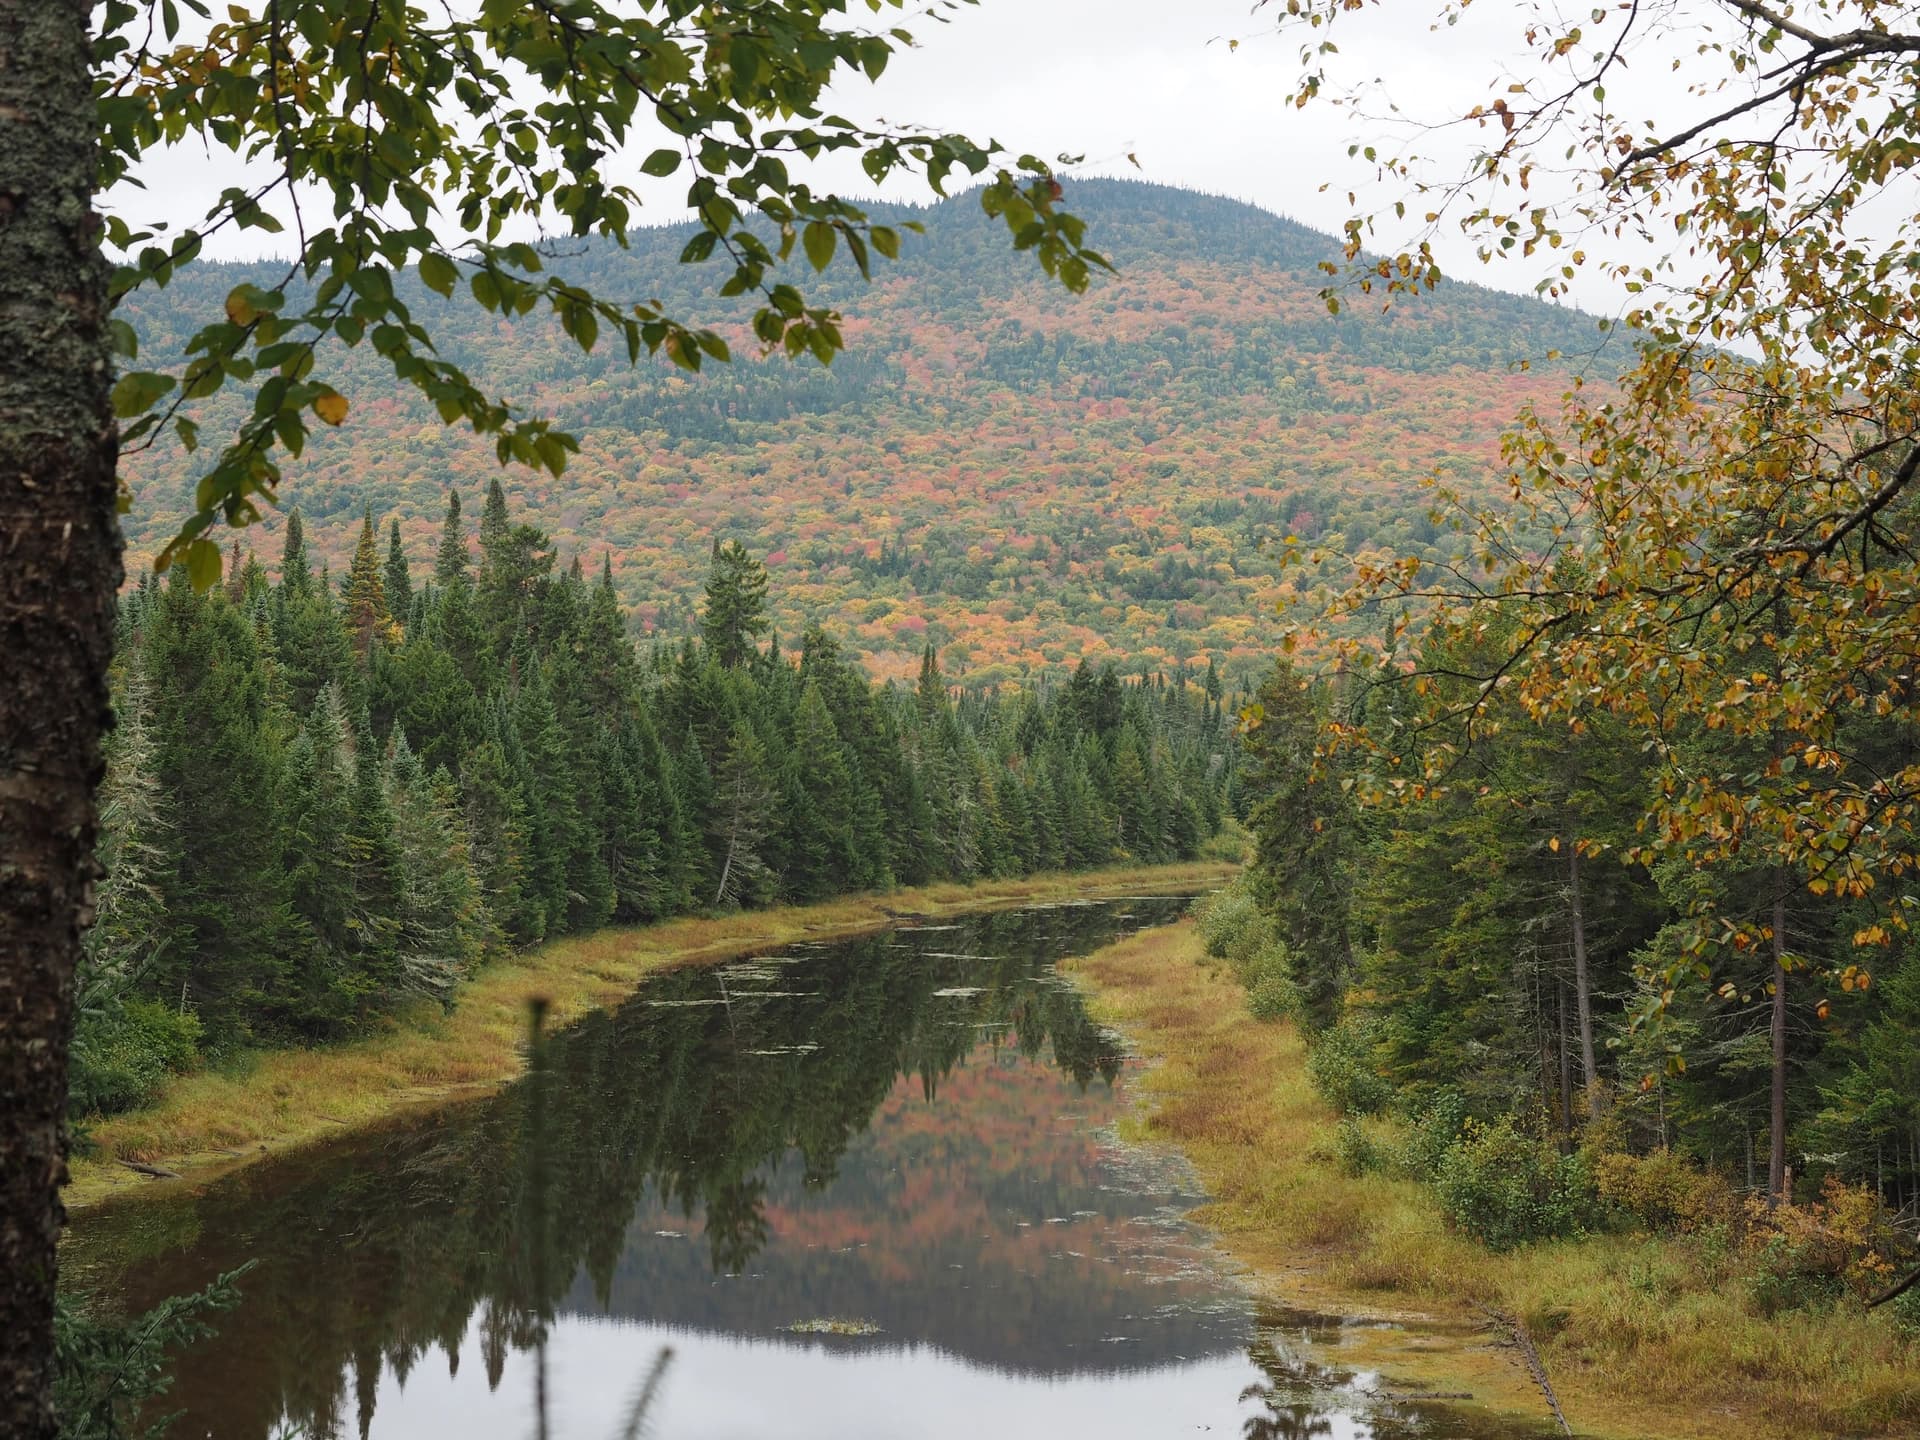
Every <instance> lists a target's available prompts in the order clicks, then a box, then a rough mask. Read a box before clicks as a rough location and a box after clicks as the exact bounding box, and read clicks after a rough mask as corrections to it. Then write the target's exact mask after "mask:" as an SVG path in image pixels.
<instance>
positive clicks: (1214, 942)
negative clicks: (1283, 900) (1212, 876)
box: [1193, 881, 1278, 972]
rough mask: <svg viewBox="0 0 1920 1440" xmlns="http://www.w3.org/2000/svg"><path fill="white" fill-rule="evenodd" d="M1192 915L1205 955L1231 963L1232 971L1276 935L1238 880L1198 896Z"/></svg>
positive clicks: (1237, 968)
mask: <svg viewBox="0 0 1920 1440" xmlns="http://www.w3.org/2000/svg"><path fill="white" fill-rule="evenodd" d="M1193 915H1194V919H1195V920H1196V921H1197V922H1198V923H1199V926H1200V939H1201V942H1202V943H1203V944H1204V945H1205V946H1206V949H1207V954H1209V955H1211V956H1212V957H1213V958H1214V959H1216V960H1226V961H1229V962H1231V963H1232V965H1233V967H1234V969H1235V971H1236V972H1238V971H1239V970H1240V969H1241V968H1242V967H1243V966H1244V965H1245V964H1246V963H1247V962H1248V961H1249V960H1250V959H1251V958H1252V957H1253V956H1254V955H1256V954H1258V953H1259V951H1260V950H1262V949H1263V948H1265V947H1266V946H1268V945H1270V944H1272V943H1274V941H1275V940H1276V939H1277V938H1278V937H1277V936H1275V935H1274V933H1273V922H1272V921H1271V920H1269V919H1268V918H1267V916H1266V915H1265V914H1264V913H1263V912H1262V911H1261V909H1260V906H1259V903H1258V902H1257V901H1255V900H1254V898H1253V892H1252V891H1250V890H1249V889H1247V887H1246V885H1245V884H1244V883H1243V882H1241V881H1235V882H1234V883H1233V884H1231V885H1228V886H1225V887H1223V888H1222V889H1220V890H1216V891H1215V892H1214V893H1213V894H1211V895H1203V896H1201V897H1200V899H1198V900H1197V901H1195V902H1194V906H1193Z"/></svg>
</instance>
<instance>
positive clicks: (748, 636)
mask: <svg viewBox="0 0 1920 1440" xmlns="http://www.w3.org/2000/svg"><path fill="white" fill-rule="evenodd" d="M766 611H767V571H766V567H765V566H764V565H762V564H761V563H760V562H759V561H758V560H755V559H754V558H753V557H752V556H751V555H749V554H748V553H747V551H746V547H745V546H743V545H742V544H741V543H740V542H739V541H738V540H729V541H728V542H727V543H726V544H725V545H724V546H722V545H721V543H720V541H719V539H718V537H715V539H714V542H713V566H712V568H711V569H710V570H709V571H708V573H707V603H706V609H705V610H704V611H703V612H702V613H701V617H700V632H701V634H702V635H703V636H704V637H705V640H706V645H707V652H708V653H709V654H710V655H712V656H713V657H714V658H715V659H717V660H718V661H719V662H720V664H721V665H723V666H725V667H726V668H727V669H729V670H733V669H738V668H739V667H740V666H741V665H744V664H745V663H746V662H747V660H748V659H749V657H751V656H752V654H753V653H754V642H755V639H756V637H757V636H759V635H760V634H761V633H762V632H764V631H765V630H766V629H767V626H768V623H769V622H768V620H767V613H766Z"/></svg>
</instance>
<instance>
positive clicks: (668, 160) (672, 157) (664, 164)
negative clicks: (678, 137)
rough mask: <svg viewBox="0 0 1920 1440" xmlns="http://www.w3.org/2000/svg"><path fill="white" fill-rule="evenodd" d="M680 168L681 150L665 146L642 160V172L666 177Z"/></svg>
mask: <svg viewBox="0 0 1920 1440" xmlns="http://www.w3.org/2000/svg"><path fill="white" fill-rule="evenodd" d="M679 168H680V152H679V151H678V150H668V149H666V148H665V147H664V146H663V147H661V148H660V149H658V150H656V151H654V152H653V153H652V154H651V155H649V156H647V158H646V159H645V160H642V161H641V162H640V173H641V174H643V175H652V176H654V177H655V178H656V179H664V178H666V177H667V176H669V175H671V174H673V172H674V171H676V170H678V169H679Z"/></svg>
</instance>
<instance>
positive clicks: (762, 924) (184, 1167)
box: [66, 862, 1237, 1207]
mask: <svg viewBox="0 0 1920 1440" xmlns="http://www.w3.org/2000/svg"><path fill="white" fill-rule="evenodd" d="M1236 868H1237V867H1234V866H1229V865H1224V864H1219V863H1213V862H1201V863H1194V864H1188V865H1163V866H1147V867H1136V868H1123V869H1111V870H1101V871H1096V872H1093V873H1090V874H1077V875H1038V876H1031V877H1029V878H1027V879H1024V880H1007V881H990V882H986V883H983V884H979V885H933V886H927V887H925V888H922V889H915V890H897V891H892V892H889V893H887V894H884V895H863V896H854V897H849V898H847V899H843V900H836V901H831V902H829V903H827V904H824V905H814V906H807V907H804V908H784V909H778V910H757V911H749V912H744V913H741V914H737V915H728V916H724V917H721V918H718V919H684V920H674V921H669V922H667V923H665V924H662V925H652V926H647V927H644V928H640V929H629V930H604V931H601V932H600V933H598V934H596V935H587V936H579V937H575V938H572V939H568V940H562V941H558V942H556V943H554V944H552V945H548V946H545V947H543V948H542V949H539V950H536V951H532V952H530V953H528V954H526V955H524V956H520V957H518V958H517V959H515V960H512V961H506V962H502V963H500V964H497V965H495V966H493V967H491V968H489V969H487V970H485V971H483V972H482V973H481V974H480V975H478V976H476V977H475V978H474V979H473V980H471V981H469V982H468V983H467V984H465V985H464V986H462V987H461V989H460V991H459V993H458V997H457V1002H456V1004H455V1006H454V1008H453V1009H452V1010H451V1011H445V1010H443V1009H442V1008H441V1007H440V1006H439V1005H437V1004H433V1005H422V1006H420V1007H418V1008H416V1009H415V1010H413V1011H411V1012H409V1013H405V1014H402V1015H400V1016H397V1017H395V1018H394V1019H392V1020H390V1021H389V1022H388V1023H387V1024H386V1026H385V1027H384V1028H383V1029H382V1030H381V1031H380V1032H379V1033H377V1034H374V1035H370V1036H367V1037H365V1038H363V1039H360V1040H356V1041H353V1042H350V1043H347V1044H342V1045H332V1046H327V1047H324V1048H317V1049H310V1050H266V1051H260V1052H257V1053H254V1054H251V1055H248V1056H245V1057H241V1059H240V1060H239V1061H237V1062H236V1063H233V1064H229V1065H227V1066H225V1067H223V1068H222V1069H220V1070H218V1071H208V1072H205V1073H201V1074H197V1075H187V1076H182V1077H180V1078H178V1079H176V1080H174V1081H172V1082H170V1083H169V1084H168V1085H167V1087H166V1089H165V1091H164V1092H163V1093H162V1095H161V1096H160V1098H159V1100H158V1102H157V1103H155V1104H153V1105H151V1106H148V1107H146V1108H144V1109H140V1110H136V1111H132V1112H130V1113H128V1114H124V1115H116V1116H113V1117H111V1118H109V1119H104V1120H98V1121H95V1122H94V1123H93V1124H92V1125H91V1126H89V1127H88V1134H89V1138H90V1139H91V1141H92V1144H93V1147H94V1153H92V1154H90V1155H88V1156H85V1157H82V1158H77V1159H76V1160H75V1161H74V1162H73V1166H72V1171H73V1178H72V1182H71V1183H70V1184H69V1186H68V1187H67V1192H66V1195H67V1204H68V1206H69V1207H79V1206H84V1205H87V1204H90V1203H93V1202H94V1201H97V1200H99V1199H101V1198H102V1197H104V1196H106V1195H108V1194H111V1193H113V1192H114V1191H116V1190H121V1189H124V1188H126V1187H128V1186H138V1185H146V1184H151V1183H152V1181H151V1179H150V1178H148V1177H146V1176H144V1175H142V1174H139V1173H137V1172H135V1171H133V1170H130V1169H128V1168H127V1167H126V1165H124V1164H123V1163H122V1162H123V1161H129V1160H131V1161H138V1162H141V1163H144V1164H148V1165H151V1166H154V1167H156V1168H160V1169H165V1170H169V1171H172V1172H174V1173H176V1174H180V1175H188V1174H195V1175H206V1174H211V1173H213V1172H215V1171H217V1170H222V1169H227V1168H231V1167H232V1166H234V1165H238V1164H243V1163H245V1162H246V1161H247V1160H250V1159H253V1158H256V1157H257V1156H259V1155H261V1154H263V1153H266V1152H268V1151H270V1150H275V1149H279V1148H283V1147H285V1146H288V1145H294V1144H299V1143H301V1142H303V1141H310V1140H314V1139H317V1138H320V1137H324V1136H327V1135H331V1134H336V1133H338V1131H339V1130H340V1129H341V1128H342V1127H349V1126H353V1125H358V1124H363V1123H365V1122H367V1121H369V1120H374V1119H378V1118H379V1117H380V1116H382V1115H386V1114H389V1113H391V1112H393V1111H395V1110H397V1109H400V1108H402V1107H404V1106H408V1105H417V1104H422V1103H429V1102H432V1101H434V1100H439V1099H444V1098H446V1097H448V1096H452V1095H456V1094H459V1093H461V1092H463V1091H470V1090H476V1089H484V1088H489V1087H492V1086H496V1085H499V1084H502V1083H504V1082H506V1081H509V1080H511V1079H513V1078H514V1077H515V1076H516V1075H518V1074H519V1073H520V1068H521V1044H522V1041H523V1040H524V1037H525V1033H526V1016H527V1004H528V1002H529V1001H530V1000H532V999H533V998H535V997H543V998H545V999H546V1000H547V1002H548V1004H549V1006H550V1014H551V1015H552V1017H553V1019H554V1021H555V1022H556V1023H562V1024H564V1023H565V1022H566V1021H568V1020H570V1019H574V1018H576V1017H578V1016H580V1015H582V1014H584V1013H586V1012H587V1011H589V1010H592V1009H595V1008H597V1007H600V1006H603V1005H606V1004H609V1003H611V1002H613V1001H617V1000H619V999H620V998H622V997H623V996H625V995H626V994H627V993H628V992H630V991H631V990H632V989H633V987H634V986H635V985H636V984H637V983H639V982H640V981H641V980H643V979H645V978H646V977H647V976H648V975H651V974H653V973H655V972H656V971H660V970H665V969H668V968H670V967H673V966H677V965H689V964H712V963H714V962H717V961H722V960H728V959H732V958H734V957H737V956H739V955H743V954H747V953H749V952H752V951H757V950H764V949H769V948H773V947H777V946H780V945H785V944H789V943H791V942H793V941H796V940H802V939H805V940H824V939H835V938H844V937H848V936H853V935H859V934H862V933H864V932H868V931H872V930H878V929H882V928H884V927H885V926H887V925H890V924H892V923H894V922H895V921H896V920H898V919H901V918H903V917H915V916H938V915H953V914H958V913H961V912H964V911H968V910H984V909H993V908H999V907H1005V906H1013V905H1019V904H1023V903H1031V902H1044V901H1050V900H1063V899H1073V898H1080V897H1093V896H1099V895H1126V894H1136V893H1144V892H1148V891H1160V892H1179V891H1184V890H1189V889H1196V888H1202V887H1205V886H1208V885H1212V884H1216V883H1218V882H1219V881H1221V880H1223V879H1225V878H1227V877H1228V876H1229V875H1231V874H1232V873H1233V872H1234V870H1235V869H1236Z"/></svg>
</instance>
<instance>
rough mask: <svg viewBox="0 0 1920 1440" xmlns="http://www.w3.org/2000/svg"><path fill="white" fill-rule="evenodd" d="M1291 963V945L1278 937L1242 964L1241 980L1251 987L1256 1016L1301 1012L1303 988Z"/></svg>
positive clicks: (1251, 1006) (1250, 1001) (1249, 992)
mask: <svg viewBox="0 0 1920 1440" xmlns="http://www.w3.org/2000/svg"><path fill="white" fill-rule="evenodd" d="M1287 966H1288V960H1287V947H1286V946H1285V945H1282V944H1281V943H1280V942H1279V941H1277V940H1276V941H1274V942H1272V943H1271V944H1268V945H1265V946H1262V947H1261V948H1260V949H1259V950H1257V951H1255V952H1254V953H1253V955H1252V956H1251V957H1250V958H1249V959H1248V960H1247V962H1246V964H1245V965H1244V966H1242V967H1240V983H1241V984H1242V985H1245V986H1246V987H1247V1008H1248V1009H1249V1010H1251V1011H1252V1012H1253V1018H1254V1019H1256V1020H1284V1019H1285V1018H1286V1017H1287V1016H1289V1015H1293V1014H1297V1013H1298V1012H1299V1008H1300V992H1299V990H1298V989H1296V988H1295V986H1294V983H1293V976H1292V974H1291V973H1290V972H1289V970H1288V968H1287Z"/></svg>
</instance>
